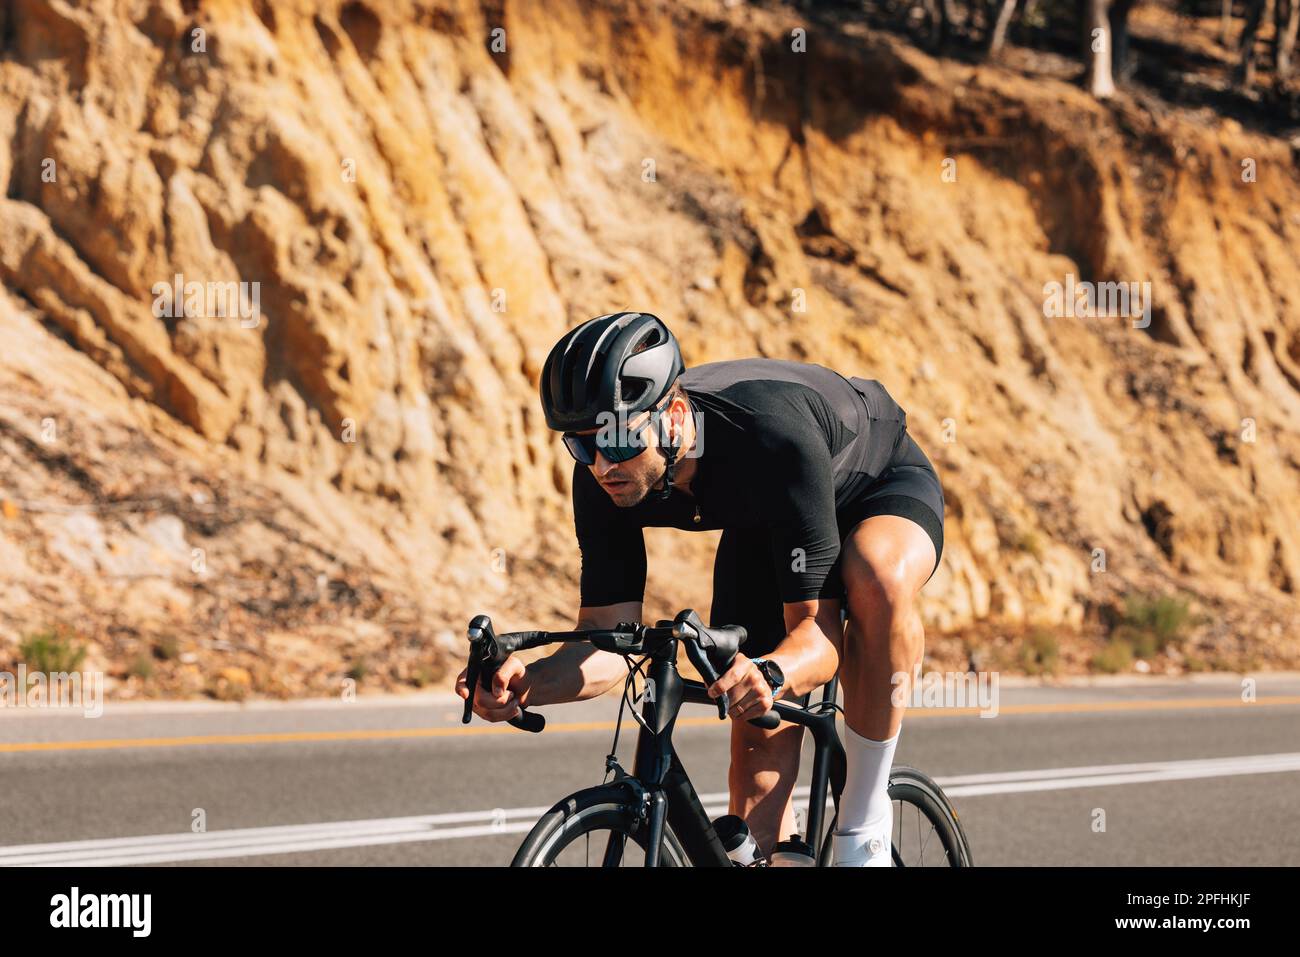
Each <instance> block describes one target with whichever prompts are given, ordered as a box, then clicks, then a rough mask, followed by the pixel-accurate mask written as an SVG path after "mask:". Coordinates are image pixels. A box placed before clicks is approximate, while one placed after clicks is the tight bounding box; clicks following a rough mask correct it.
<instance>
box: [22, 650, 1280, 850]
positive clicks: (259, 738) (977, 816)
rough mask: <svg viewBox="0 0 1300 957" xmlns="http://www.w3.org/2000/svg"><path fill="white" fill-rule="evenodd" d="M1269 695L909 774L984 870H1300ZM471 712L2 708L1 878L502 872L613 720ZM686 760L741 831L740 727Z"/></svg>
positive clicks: (561, 713) (936, 737)
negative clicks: (727, 803) (302, 870)
mask: <svg viewBox="0 0 1300 957" xmlns="http://www.w3.org/2000/svg"><path fill="white" fill-rule="evenodd" d="M1256 678H1257V695H1258V697H1257V700H1255V701H1254V702H1249V703H1243V702H1242V700H1241V678H1240V677H1239V676H1221V677H1220V676H1215V677H1209V676H1207V677H1198V678H1196V679H1180V680H1168V679H1146V680H1142V681H1127V682H1106V683H1099V684H1091V685H1085V686H1057V687H1040V686H1021V687H1009V686H1008V683H1007V682H1004V683H1003V685H1002V687H1001V689H1000V692H1001V694H1000V702H999V704H1000V711H999V714H998V715H997V717H995V718H981V717H979V716H978V715H976V714H973V713H970V712H969V711H967V712H961V713H956V712H945V711H941V710H923V711H913V712H911V713H910V714H909V717H908V719H907V721H906V722H905V724H904V730H903V737H902V740H901V742H900V745H899V751H898V763H901V764H908V765H912V766H915V767H919V768H921V769H922V770H924V771H925V772H926V773H927V774H929V775H931V776H932V777H935V778H937V779H938V780H939V782H940V784H942V785H943V787H944V789H945V791H947V792H948V793H949V795H950V796H951V798H952V801H953V803H954V805H955V807H956V808H957V810H958V812H959V814H960V815H961V818H962V821H963V823H964V825H965V828H966V833H967V836H968V838H969V840H970V843H971V847H972V851H973V854H974V858H975V862H976V864H983V865H1069V866H1078V865H1093V866H1097V865H1100V866H1105V865H1157V864H1159V865H1262V864H1273V865H1277V864H1282V865H1300V675H1294V674H1289V675H1259V676H1256ZM458 705H459V700H458V699H454V698H452V697H450V696H447V695H426V696H421V697H419V698H407V699H391V698H389V699H379V700H376V701H371V702H367V701H366V700H365V699H362V700H361V701H358V702H355V703H342V702H312V703H302V704H297V705H266V706H249V707H239V706H217V705H205V706H198V707H195V706H185V705H162V706H143V705H140V706H117V707H114V706H111V705H110V706H109V708H108V709H107V711H106V713H105V714H104V715H103V716H101V717H98V718H85V717H81V716H80V715H76V714H70V713H66V712H50V711H38V710H26V709H21V708H13V709H0V775H3V780H4V782H5V787H4V789H3V791H0V864H7V865H17V864H45V865H58V864H132V863H137V864H138V863H176V864H185V863H189V864H210V865H240V866H248V865H265V864H281V865H283V864H291V865H386V864H414V865H429V864H434V865H501V864H506V863H508V862H509V860H510V858H511V856H512V855H513V853H514V850H515V848H516V847H517V846H518V844H519V842H520V841H521V840H522V835H523V833H524V832H526V831H527V829H528V828H529V826H530V825H531V823H532V821H533V820H534V819H535V818H536V816H537V814H538V813H540V811H541V810H542V809H543V808H544V807H546V806H549V805H550V804H551V803H552V802H554V801H555V800H556V799H558V798H560V797H562V796H564V795H565V794H568V793H570V792H571V791H574V790H577V789H579V788H582V787H585V786H588V785H591V784H595V783H598V782H599V781H600V779H601V777H602V773H603V768H604V756H605V754H606V752H607V751H608V749H609V745H610V740H611V736H612V727H613V717H614V714H615V712H616V710H617V700H616V699H614V698H604V699H600V700H597V701H594V702H587V703H583V704H578V705H568V706H564V707H560V708H551V709H547V713H548V717H549V719H550V721H551V722H552V727H551V728H549V729H548V730H547V731H546V732H545V733H543V734H541V735H537V736H534V735H529V734H525V733H523V732H520V731H516V730H514V729H511V728H508V727H503V726H488V725H486V724H484V723H482V722H480V721H478V720H477V719H476V720H475V722H474V724H472V725H471V726H470V727H469V728H463V727H462V726H461V725H460V724H459V707H458ZM634 737H635V726H632V725H630V723H629V724H628V725H626V726H625V728H624V735H623V745H622V746H621V747H620V752H621V754H622V756H623V758H624V761H625V763H626V764H630V763H631V757H630V753H631V745H632V742H633V741H634ZM675 740H676V742H677V746H678V750H679V753H680V754H681V756H682V760H683V762H684V763H685V764H686V767H687V769H688V771H689V772H690V773H691V776H692V780H693V781H694V782H695V784H696V787H697V789H698V790H699V791H700V792H701V794H704V795H710V794H711V795H713V797H706V803H707V804H710V805H711V806H713V807H716V808H717V813H722V809H721V805H722V803H723V799H722V797H721V794H722V792H723V790H724V788H725V785H726V754H727V734H726V726H725V725H724V724H722V723H721V722H718V721H717V720H716V717H714V716H711V715H710V714H709V712H707V711H706V710H704V709H700V708H694V709H690V710H687V711H684V712H683V716H682V724H681V726H680V727H679V729H678V732H677V734H676V736H675ZM807 764H808V762H805V765H807ZM806 775H807V767H805V783H806ZM1098 809H1100V810H1102V811H1104V814H1105V829H1104V831H1098V830H1095V829H1094V821H1095V820H1096V819H1097V817H1098V815H1097V811H1098ZM199 817H201V820H202V824H203V829H202V833H195V832H194V830H193V822H194V821H195V820H196V818H199Z"/></svg>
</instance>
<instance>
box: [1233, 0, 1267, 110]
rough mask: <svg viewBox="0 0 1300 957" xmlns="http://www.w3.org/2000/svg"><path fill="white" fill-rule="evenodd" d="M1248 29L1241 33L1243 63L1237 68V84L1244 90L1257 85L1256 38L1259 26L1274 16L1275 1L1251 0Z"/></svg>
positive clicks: (1247, 21) (1247, 19) (1247, 22)
mask: <svg viewBox="0 0 1300 957" xmlns="http://www.w3.org/2000/svg"><path fill="white" fill-rule="evenodd" d="M1249 2H1250V7H1249V8H1248V14H1247V17H1246V29H1245V30H1243V31H1242V33H1241V63H1240V64H1238V66H1237V82H1238V83H1239V84H1240V85H1241V87H1242V88H1243V89H1247V90H1248V89H1250V88H1251V87H1252V86H1254V85H1255V37H1256V36H1257V35H1258V34H1259V25H1260V24H1261V23H1263V22H1265V21H1266V20H1268V19H1269V17H1270V16H1272V13H1273V0H1249Z"/></svg>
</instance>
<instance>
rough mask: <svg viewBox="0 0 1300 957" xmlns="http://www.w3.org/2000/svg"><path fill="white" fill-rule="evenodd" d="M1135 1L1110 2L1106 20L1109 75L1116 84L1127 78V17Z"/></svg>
mask: <svg viewBox="0 0 1300 957" xmlns="http://www.w3.org/2000/svg"><path fill="white" fill-rule="evenodd" d="M1134 2H1135V0H1112V3H1111V5H1110V10H1109V11H1107V20H1108V21H1109V23H1110V44H1111V75H1112V76H1113V77H1114V78H1115V82H1116V83H1123V82H1124V81H1125V80H1127V79H1128V76H1129V54H1128V50H1129V45H1128V40H1129V32H1128V15H1129V11H1130V10H1132V9H1133V4H1134Z"/></svg>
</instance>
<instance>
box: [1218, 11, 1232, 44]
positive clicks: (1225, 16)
mask: <svg viewBox="0 0 1300 957" xmlns="http://www.w3.org/2000/svg"><path fill="white" fill-rule="evenodd" d="M1219 32H1220V34H1221V35H1222V38H1223V46H1224V48H1225V49H1228V50H1231V49H1232V0H1223V13H1222V14H1220V16H1219Z"/></svg>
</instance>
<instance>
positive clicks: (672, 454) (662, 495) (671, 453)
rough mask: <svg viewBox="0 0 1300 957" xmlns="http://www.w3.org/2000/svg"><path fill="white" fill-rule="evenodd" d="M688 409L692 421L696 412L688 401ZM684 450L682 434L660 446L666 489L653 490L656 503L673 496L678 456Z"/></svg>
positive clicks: (679, 433)
mask: <svg viewBox="0 0 1300 957" xmlns="http://www.w3.org/2000/svg"><path fill="white" fill-rule="evenodd" d="M687 408H688V409H689V411H690V413H691V418H692V420H693V419H694V418H695V410H694V409H693V408H691V407H690V401H689V400H687ZM681 448H682V433H681V432H678V433H677V435H676V436H675V437H674V438H673V440H672V441H671V442H668V443H662V442H661V443H660V444H659V445H658V449H659V454H660V455H662V456H663V457H664V487H663V488H662V489H653V490H652V491H653V493H654V497H655V501H657V502H666V501H668V498H669V496H671V495H672V494H673V475H674V474H675V473H676V471H677V456H678V454H679V453H680V452H681Z"/></svg>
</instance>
